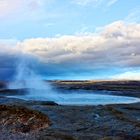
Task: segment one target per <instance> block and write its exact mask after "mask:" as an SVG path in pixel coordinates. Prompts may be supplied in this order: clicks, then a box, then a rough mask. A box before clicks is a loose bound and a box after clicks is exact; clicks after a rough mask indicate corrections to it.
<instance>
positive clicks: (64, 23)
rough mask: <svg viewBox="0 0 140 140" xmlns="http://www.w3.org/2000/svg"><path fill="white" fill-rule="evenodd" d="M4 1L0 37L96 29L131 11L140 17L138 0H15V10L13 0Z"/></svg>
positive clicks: (21, 37)
mask: <svg viewBox="0 0 140 140" xmlns="http://www.w3.org/2000/svg"><path fill="white" fill-rule="evenodd" d="M1 1H2V2H1ZM1 1H0V4H1V3H3V5H4V3H6V1H7V6H5V9H1V10H0V12H1V14H0V20H1V22H0V38H6V39H7V38H8V39H9V38H14V39H20V40H23V39H26V38H35V37H53V36H56V35H68V34H76V33H85V32H95V31H96V30H97V29H98V28H99V27H102V26H104V25H107V24H110V23H112V22H114V21H118V20H126V19H127V17H128V16H130V15H131V14H132V13H134V16H138V14H139V13H138V11H139V9H140V1H139V0H133V1H132V0H87V2H86V0H59V1H58V0H29V1H28V2H27V1H25V0H21V1H23V2H21V3H18V2H17V0H13V1H15V5H17V6H15V9H12V8H11V9H10V8H9V7H10V6H11V3H14V2H13V1H10V0H5V2H3V0H1ZM80 1H81V3H80ZM83 1H84V2H83ZM1 5H2V4H1ZM5 5H6V4H5ZM1 7H2V6H1ZM13 8H14V4H13ZM6 9H9V11H8V12H7V11H6ZM14 10H15V11H14ZM135 14H136V15H135ZM129 20H130V19H129ZM132 20H133V19H132ZM135 20H139V19H135ZM131 22H133V21H131ZM134 22H136V21H134Z"/></svg>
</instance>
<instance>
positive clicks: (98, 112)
mask: <svg viewBox="0 0 140 140" xmlns="http://www.w3.org/2000/svg"><path fill="white" fill-rule="evenodd" d="M55 84H56V82H55ZM59 84H60V83H59ZM61 84H62V83H61ZM74 84H75V83H74ZM78 84H79V83H78ZM127 84H128V83H127ZM138 84H139V82H138V83H137V85H138ZM83 85H84V84H83ZM83 85H82V87H83ZM63 86H66V85H65V84H64V85H63ZM75 86H77V85H75ZM92 86H93V84H91V87H92ZM107 86H108V85H107ZM120 86H121V85H119V88H120ZM123 86H124V87H122V86H121V89H123V90H122V93H121V94H123V93H125V94H126V93H127V92H126V91H128V93H129V92H130V93H131V94H130V96H135V97H139V94H140V90H139V88H137V89H134V88H133V89H130V86H129V90H128V88H126V87H127V85H125V84H124V85H123ZM67 87H68V85H67ZM69 87H70V85H69ZM132 87H133V86H132ZM137 87H139V86H137ZM125 89H126V90H125ZM115 90H116V88H115ZM118 91H119V92H116V94H118V93H120V92H121V90H119V89H118ZM1 93H2V92H1ZM18 93H19V92H18ZM114 94H115V93H114ZM0 112H1V113H0V130H1V131H0V140H31V139H32V140H126V139H127V140H140V103H133V104H115V105H104V106H103V105H98V106H62V105H58V104H56V103H54V102H47V101H46V102H45V101H25V100H21V99H14V98H7V97H5V96H4V95H3V94H1V96H0Z"/></svg>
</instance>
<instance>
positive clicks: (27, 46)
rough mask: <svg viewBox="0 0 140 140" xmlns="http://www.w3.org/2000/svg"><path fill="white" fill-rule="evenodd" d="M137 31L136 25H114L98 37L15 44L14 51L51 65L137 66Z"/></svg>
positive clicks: (139, 38)
mask: <svg viewBox="0 0 140 140" xmlns="http://www.w3.org/2000/svg"><path fill="white" fill-rule="evenodd" d="M139 31H140V24H126V23H124V22H122V21H118V22H115V23H112V24H110V25H107V26H105V27H104V28H103V29H102V31H101V32H100V33H98V34H89V35H88V34H86V35H79V36H78V35H75V36H74V35H73V36H61V37H56V38H35V39H27V40H24V41H23V42H20V43H18V47H20V48H22V49H23V51H24V53H29V54H31V55H35V56H37V57H38V58H40V59H41V60H42V61H45V62H51V63H62V62H66V63H67V62H77V63H78V62H79V61H80V62H81V63H86V64H90V65H91V66H93V65H94V66H93V67H96V66H104V65H112V66H113V65H115V66H140V61H139V60H140V49H139V44H140V32H139Z"/></svg>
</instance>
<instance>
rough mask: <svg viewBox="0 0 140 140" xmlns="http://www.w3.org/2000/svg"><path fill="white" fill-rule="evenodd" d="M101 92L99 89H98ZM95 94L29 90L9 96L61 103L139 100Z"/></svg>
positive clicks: (106, 102) (80, 103) (128, 101)
mask: <svg viewBox="0 0 140 140" xmlns="http://www.w3.org/2000/svg"><path fill="white" fill-rule="evenodd" d="M100 92H101V91H100ZM105 93H106V92H103V93H101V94H97V93H96V92H89V91H68V92H66V93H61V92H60V93H59V92H54V93H49V94H47V93H42V92H39V91H38V92H31V93H29V94H26V95H21V96H19V95H18V96H10V97H15V98H19V99H24V100H36V101H54V102H56V103H58V104H61V105H105V104H122V103H123V104H127V103H135V102H139V101H140V99H139V98H135V97H126V96H115V95H109V94H105Z"/></svg>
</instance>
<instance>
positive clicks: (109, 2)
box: [107, 0, 118, 7]
mask: <svg viewBox="0 0 140 140" xmlns="http://www.w3.org/2000/svg"><path fill="white" fill-rule="evenodd" d="M117 1H118V0H109V1H108V3H107V6H109V7H110V6H112V5H113V4H115V3H116V2H117Z"/></svg>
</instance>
